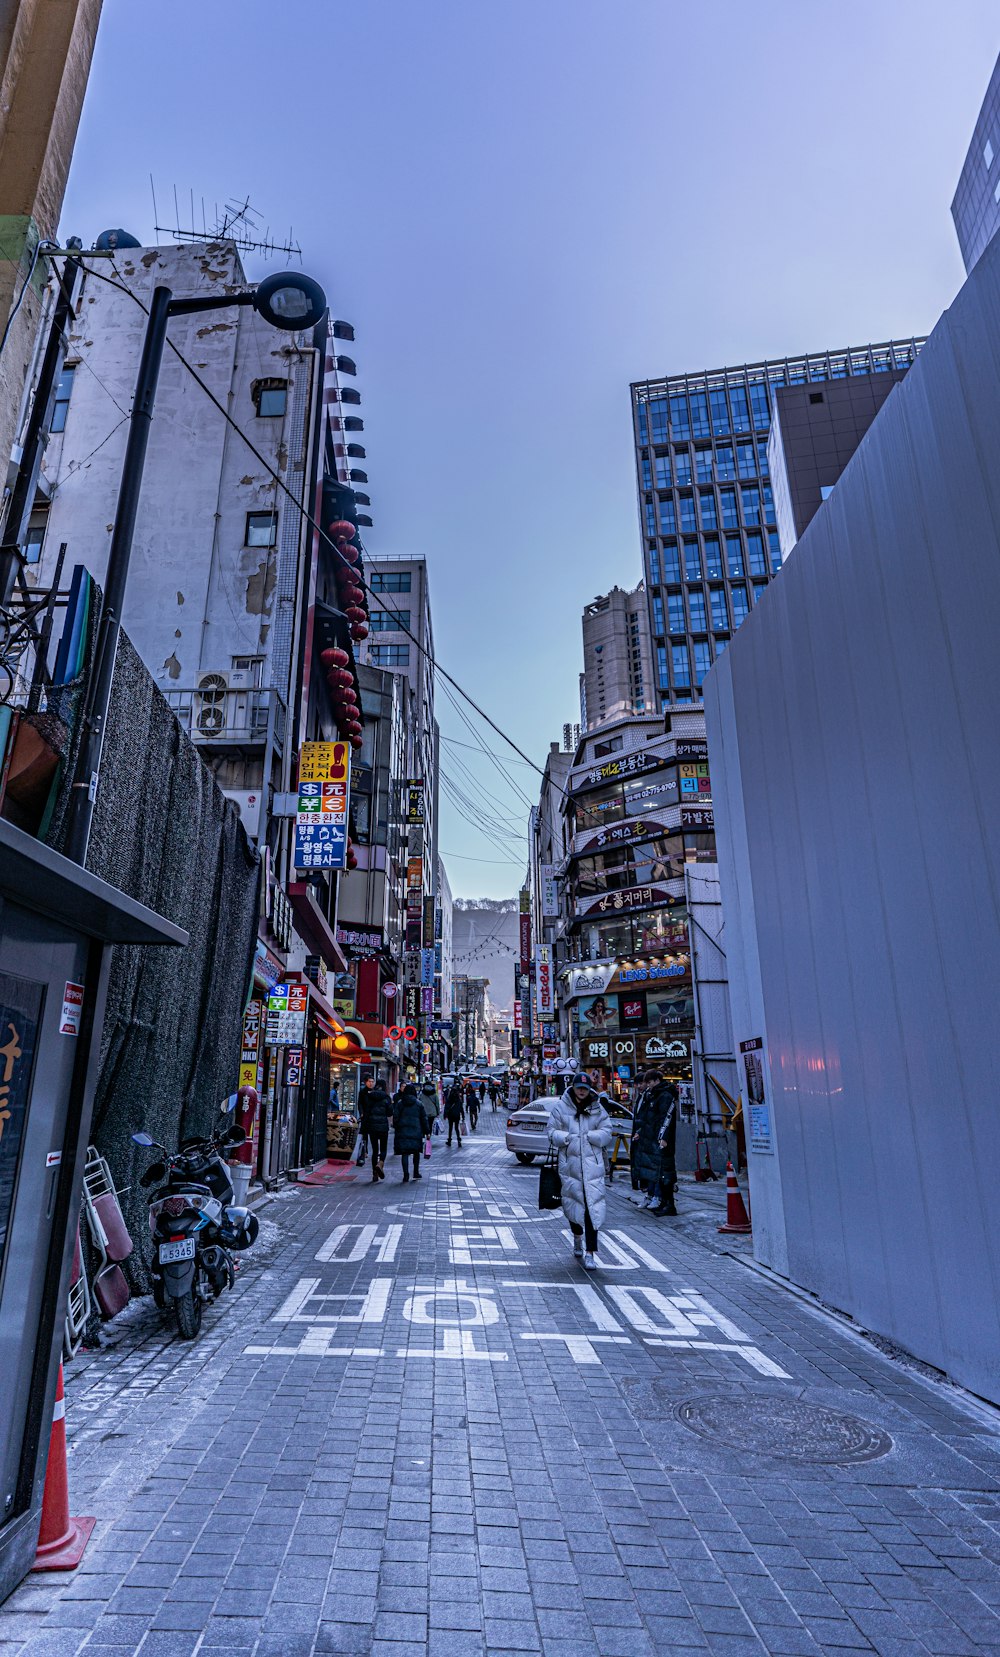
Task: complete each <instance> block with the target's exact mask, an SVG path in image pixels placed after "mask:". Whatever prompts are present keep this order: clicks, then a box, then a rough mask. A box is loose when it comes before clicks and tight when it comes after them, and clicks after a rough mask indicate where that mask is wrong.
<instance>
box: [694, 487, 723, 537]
mask: <svg viewBox="0 0 1000 1657" xmlns="http://www.w3.org/2000/svg"><path fill="white" fill-rule="evenodd" d="M698 505H699V507H700V508H701V527H702V529H718V527H719V520H718V516H717V514H716V510H715V494H714V492H713V491H712V490H711V489H702V490H701V491H700V492H699V495H698Z"/></svg>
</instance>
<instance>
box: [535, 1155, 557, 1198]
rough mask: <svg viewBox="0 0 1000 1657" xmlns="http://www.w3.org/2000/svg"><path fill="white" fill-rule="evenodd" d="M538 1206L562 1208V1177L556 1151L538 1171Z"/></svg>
mask: <svg viewBox="0 0 1000 1657" xmlns="http://www.w3.org/2000/svg"><path fill="white" fill-rule="evenodd" d="M538 1206H539V1208H561V1207H562V1176H561V1175H560V1173H559V1158H558V1156H557V1155H556V1152H555V1151H550V1152H549V1154H548V1156H547V1157H546V1159H545V1161H544V1162H543V1163H542V1166H541V1167H540V1168H539V1170H538Z"/></svg>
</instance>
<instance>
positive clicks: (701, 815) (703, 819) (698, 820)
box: [681, 805, 715, 829]
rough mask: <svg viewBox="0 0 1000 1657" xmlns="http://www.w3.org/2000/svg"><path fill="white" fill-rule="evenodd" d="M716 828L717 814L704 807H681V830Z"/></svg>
mask: <svg viewBox="0 0 1000 1657" xmlns="http://www.w3.org/2000/svg"><path fill="white" fill-rule="evenodd" d="M714 827H715V812H714V811H712V810H709V809H706V808H705V807H704V806H690V805H682V806H681V828H693V829H710V828H714Z"/></svg>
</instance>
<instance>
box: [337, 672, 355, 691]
mask: <svg viewBox="0 0 1000 1657" xmlns="http://www.w3.org/2000/svg"><path fill="white" fill-rule="evenodd" d="M337 683H338V685H341V686H343V688H344V690H346V689H347V687H348V685H350V687H351V689H352V690H353V689H354V674H353V673H351V672H350V671H349V670H348V669H347V668H346V667H338V669H337Z"/></svg>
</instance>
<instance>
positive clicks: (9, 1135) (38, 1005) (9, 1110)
mask: <svg viewBox="0 0 1000 1657" xmlns="http://www.w3.org/2000/svg"><path fill="white" fill-rule="evenodd" d="M42 995H43V986H42V985H41V984H36V983H35V982H34V981H33V980H32V979H30V978H16V977H15V976H14V975H13V974H12V973H9V972H4V973H0V1266H2V1265H3V1257H4V1250H5V1248H6V1246H7V1230H8V1226H9V1225H10V1214H11V1209H12V1208H13V1206H14V1185H15V1182H16V1179H17V1165H18V1160H19V1156H20V1151H21V1141H22V1139H23V1137H24V1124H25V1122H26V1120H27V1115H28V1098H29V1095H30V1092H31V1073H32V1070H33V1068H34V1063H35V1048H36V1046H37V1042H38V1026H39V1022H40V1020H41V1016H42Z"/></svg>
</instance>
